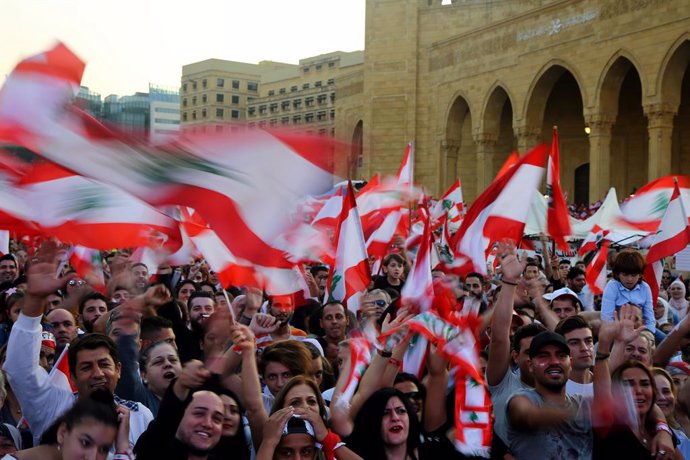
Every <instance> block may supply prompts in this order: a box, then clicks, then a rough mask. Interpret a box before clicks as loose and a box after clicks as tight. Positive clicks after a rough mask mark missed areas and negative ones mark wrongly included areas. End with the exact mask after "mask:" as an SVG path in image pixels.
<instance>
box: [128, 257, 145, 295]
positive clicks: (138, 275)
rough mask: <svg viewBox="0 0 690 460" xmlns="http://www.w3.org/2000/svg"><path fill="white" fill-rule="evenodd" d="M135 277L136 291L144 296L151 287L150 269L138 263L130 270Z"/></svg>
mask: <svg viewBox="0 0 690 460" xmlns="http://www.w3.org/2000/svg"><path fill="white" fill-rule="evenodd" d="M130 272H131V273H132V276H133V277H134V289H136V291H137V293H139V294H143V293H144V292H146V289H148V287H149V268H148V267H147V266H146V264H144V263H141V262H138V263H136V264H133V265H132V268H131V269H130Z"/></svg>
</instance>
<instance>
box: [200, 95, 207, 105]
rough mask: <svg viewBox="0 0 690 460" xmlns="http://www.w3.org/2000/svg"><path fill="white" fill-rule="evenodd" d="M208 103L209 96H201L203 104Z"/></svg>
mask: <svg viewBox="0 0 690 460" xmlns="http://www.w3.org/2000/svg"><path fill="white" fill-rule="evenodd" d="M206 102H208V96H206V95H205V94H202V95H201V103H202V104H206Z"/></svg>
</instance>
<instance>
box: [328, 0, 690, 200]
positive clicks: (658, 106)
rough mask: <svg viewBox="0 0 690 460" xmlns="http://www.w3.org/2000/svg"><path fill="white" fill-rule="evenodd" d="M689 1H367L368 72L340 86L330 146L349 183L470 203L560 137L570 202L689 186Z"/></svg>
mask: <svg viewBox="0 0 690 460" xmlns="http://www.w3.org/2000/svg"><path fill="white" fill-rule="evenodd" d="M688 63H690V3H688V2H687V1H685V0H605V1H603V0H495V1H484V0H481V1H480V0H454V1H450V0H444V1H442V0H367V7H366V43H365V52H364V65H363V66H362V68H361V71H359V72H351V73H349V74H347V75H343V77H342V78H340V79H339V80H338V82H337V83H338V91H337V99H336V107H335V119H336V127H335V130H336V137H339V138H342V139H345V140H349V141H353V142H352V145H351V146H349V147H348V148H346V149H343V151H342V152H341V157H342V158H344V159H345V160H344V162H343V164H344V168H345V169H344V170H343V172H346V173H347V174H348V175H349V176H350V177H353V178H369V177H371V175H372V174H373V173H374V172H377V171H381V172H388V173H394V172H395V170H396V168H397V167H398V165H399V163H400V159H401V157H402V154H403V150H404V148H405V145H406V143H407V142H408V141H410V140H414V141H415V144H416V153H417V157H416V162H415V173H416V177H417V179H418V180H419V181H420V182H421V183H422V184H423V185H425V186H427V187H428V188H429V189H430V190H431V191H432V192H434V193H436V194H439V193H442V192H443V191H444V190H445V188H446V187H448V186H449V185H450V184H451V183H452V181H453V180H454V179H455V177H456V176H459V177H460V179H461V180H462V183H463V187H464V192H465V196H466V198H467V199H468V200H470V201H471V200H473V199H474V198H476V196H477V194H478V193H479V192H481V191H482V190H483V189H484V188H485V187H486V186H487V185H488V184H489V183H490V182H491V180H492V179H493V177H494V175H495V174H496V172H497V171H498V169H499V168H500V166H501V164H502V163H503V161H504V160H505V159H506V157H507V156H508V155H509V154H510V152H511V151H513V150H518V151H520V152H525V151H526V150H527V149H529V148H530V147H532V146H534V145H537V144H538V143H541V142H545V143H550V142H551V129H552V126H553V125H558V127H559V133H560V152H561V178H562V184H563V187H564V190H565V191H566V192H567V194H568V197H569V200H570V201H577V202H581V203H586V202H591V201H595V200H597V199H599V198H601V197H603V196H604V195H605V193H606V191H607V189H608V188H609V187H610V186H615V187H616V188H617V190H618V193H619V197H621V196H622V195H625V194H627V193H630V192H632V191H633V190H634V189H635V188H637V187H639V186H641V185H643V184H645V183H646V182H648V181H649V180H652V179H655V178H658V177H660V176H662V175H666V174H671V173H683V174H689V173H690V72H689V71H688Z"/></svg>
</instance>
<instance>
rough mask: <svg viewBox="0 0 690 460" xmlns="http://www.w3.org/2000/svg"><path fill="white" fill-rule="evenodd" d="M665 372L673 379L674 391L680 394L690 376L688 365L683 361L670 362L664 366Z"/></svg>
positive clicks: (689, 365) (689, 366)
mask: <svg viewBox="0 0 690 460" xmlns="http://www.w3.org/2000/svg"><path fill="white" fill-rule="evenodd" d="M666 372H668V373H669V375H670V376H671V378H672V379H673V384H674V385H675V386H676V390H677V391H678V392H679V393H680V390H681V388H683V385H685V382H686V381H687V380H688V377H689V376H690V364H688V363H686V362H685V361H671V362H670V363H668V364H667V365H666Z"/></svg>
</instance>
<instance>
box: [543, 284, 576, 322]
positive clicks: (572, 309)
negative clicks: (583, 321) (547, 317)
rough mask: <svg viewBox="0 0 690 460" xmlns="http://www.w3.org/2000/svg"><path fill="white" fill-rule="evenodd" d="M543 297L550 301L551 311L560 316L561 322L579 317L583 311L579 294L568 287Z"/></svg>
mask: <svg viewBox="0 0 690 460" xmlns="http://www.w3.org/2000/svg"><path fill="white" fill-rule="evenodd" d="M542 297H544V299H546V300H548V301H549V304H550V306H551V310H552V311H553V312H554V313H555V314H556V316H558V319H559V321H560V320H564V319H565V318H567V317H569V316H575V315H578V314H579V313H580V312H581V311H582V304H581V303H580V299H579V298H578V297H577V294H575V292H573V291H572V290H571V289H569V288H567V287H565V288H561V289H558V290H557V291H554V292H551V293H549V294H544V295H543V296H542Z"/></svg>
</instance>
